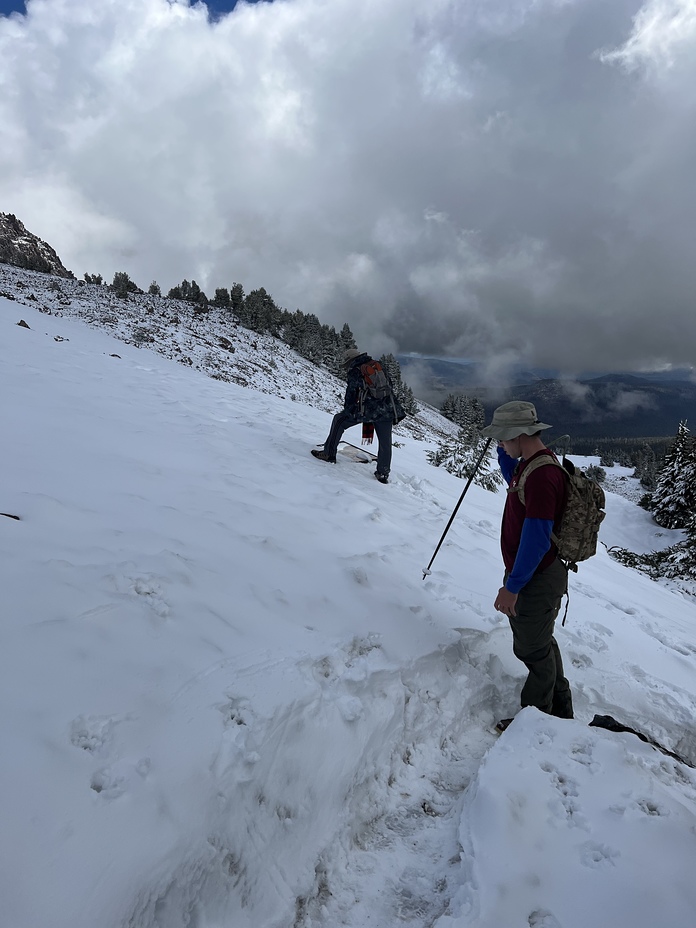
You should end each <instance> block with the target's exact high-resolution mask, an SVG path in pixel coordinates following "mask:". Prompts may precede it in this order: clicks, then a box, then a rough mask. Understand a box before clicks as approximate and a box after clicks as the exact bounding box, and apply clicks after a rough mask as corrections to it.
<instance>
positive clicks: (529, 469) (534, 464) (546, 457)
mask: <svg viewBox="0 0 696 928" xmlns="http://www.w3.org/2000/svg"><path fill="white" fill-rule="evenodd" d="M545 464H555V465H556V467H560V468H561V470H562V471H563V473H564V474H565V475H566V477H567V476H568V472H567V471H566V469H565V467H564V466H563V465H562V464H561V462H560V461H559V460H558V459H557V458H556V457H554V456H553V455H551V454H540V455H539V457H538V458H534V460H533V461H530V462H529V464H527V466H526V467H525V468H524V470H523V471H522V474H521V476H520V479H519V480H518V482H517V486H514V487H508V493H517V495H518V498H519V501H520V502H521V503H522V505H523V506H524V505H525V501H524V485H525V483H526V482H527V478H528V477H529V475H530V474H533V473H534V471H535V470H538V469H539V468H540V467H543V466H544V465H545Z"/></svg>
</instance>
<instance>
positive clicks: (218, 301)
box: [213, 287, 232, 306]
mask: <svg viewBox="0 0 696 928" xmlns="http://www.w3.org/2000/svg"><path fill="white" fill-rule="evenodd" d="M213 303H214V304H215V305H216V306H231V305H232V301H231V300H230V291H229V290H228V289H227V287H217V289H216V290H215V296H214V297H213Z"/></svg>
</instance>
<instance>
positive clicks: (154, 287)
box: [147, 280, 162, 296]
mask: <svg viewBox="0 0 696 928" xmlns="http://www.w3.org/2000/svg"><path fill="white" fill-rule="evenodd" d="M147 292H148V293H149V294H150V296H162V291H161V290H160V285H159V284H158V283H157V281H156V280H153V281H152V283H151V284H150V286H149V287H148V288H147Z"/></svg>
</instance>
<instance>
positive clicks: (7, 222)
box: [0, 213, 75, 278]
mask: <svg viewBox="0 0 696 928" xmlns="http://www.w3.org/2000/svg"><path fill="white" fill-rule="evenodd" d="M0 262H1V263H2V264H11V265H12V266H13V267H21V268H24V269H25V270H27V271H40V272H41V273H42V274H53V275H54V276H56V277H65V278H71V277H74V276H75V275H74V274H73V272H72V271H69V270H68V269H67V268H66V267H65V266H64V265H63V262H62V261H61V260H60V258H59V257H58V255H57V254H56V252H55V251H54V250H53V248H51V246H50V245H49V244H48V243H47V242H44V241H43V239H40V238H39V237H38V236H36V235H34V234H33V233H31V232H29V231H28V230H27V229H26V228H25V226H24V224H23V223H22V222H20V221H19V219H17V217H16V216H15V215H13V214H12V213H0Z"/></svg>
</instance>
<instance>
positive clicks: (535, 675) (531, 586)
mask: <svg viewBox="0 0 696 928" xmlns="http://www.w3.org/2000/svg"><path fill="white" fill-rule="evenodd" d="M567 587H568V572H567V570H566V569H565V567H564V566H563V563H562V562H561V561H560V560H558V558H557V559H556V560H555V561H554V562H553V563H552V564H550V565H549V566H548V567H547V568H546V570H544V571H542V573H540V574H534V576H533V577H532V579H531V580H530V581H529V583H528V584H527V585H526V586H524V587H523V588H522V589H521V590H520V593H519V596H518V597H517V605H516V606H515V609H516V612H517V615H516V616H510V627H511V628H512V650H513V652H514V654H515V657H517V658H518V659H519V660H521V661H522V662H523V663H524V664H525V665H526V667H527V670H528V671H529V676H528V677H527V680H526V682H525V684H524V686H523V687H522V695H521V702H522V706H523V707H524V706H536V707H537V709H541V711H542V712H548V713H550V714H551V715H557V716H559V717H560V718H563V719H572V718H573V698H572V696H571V693H570V684H569V683H568V681H567V680H566V678H565V676H564V673H563V660H562V659H561V652H560V650H559V648H558V644H557V643H556V639H555V638H554V636H553V631H554V623H555V621H556V616H557V615H558V610H559V609H560V607H561V599H562V598H563V595H564V593H565V592H566V589H567Z"/></svg>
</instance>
